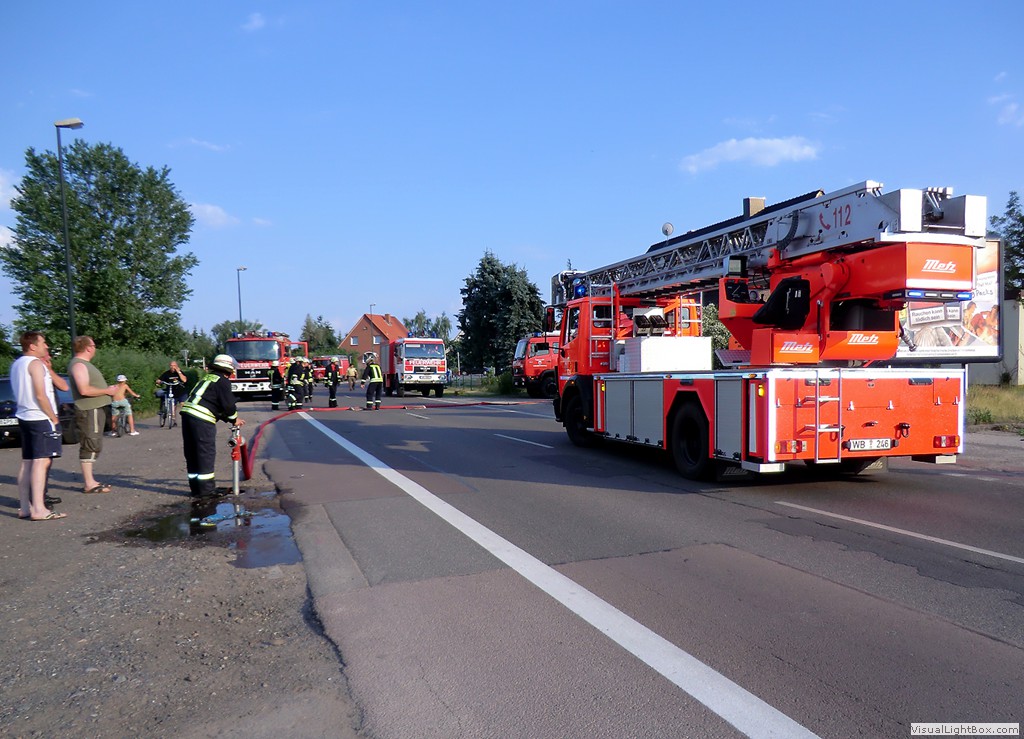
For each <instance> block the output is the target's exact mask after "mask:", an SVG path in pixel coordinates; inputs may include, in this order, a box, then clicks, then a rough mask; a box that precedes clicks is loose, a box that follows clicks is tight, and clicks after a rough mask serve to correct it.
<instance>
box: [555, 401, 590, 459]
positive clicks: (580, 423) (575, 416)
mask: <svg viewBox="0 0 1024 739" xmlns="http://www.w3.org/2000/svg"><path fill="white" fill-rule="evenodd" d="M562 424H563V425H564V426H565V433H566V434H567V435H568V437H569V441H571V442H572V443H573V444H575V445H576V446H579V447H592V446H594V444H595V443H596V442H597V439H596V437H595V436H594V434H593V433H592V432H591V431H590V429H588V428H587V422H586V420H585V419H584V417H583V401H582V400H580V396H579V395H573V396H572V397H570V398H569V400H568V401H566V403H565V412H564V414H563V415H562Z"/></svg>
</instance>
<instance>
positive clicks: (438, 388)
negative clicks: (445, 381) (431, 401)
mask: <svg viewBox="0 0 1024 739" xmlns="http://www.w3.org/2000/svg"><path fill="white" fill-rule="evenodd" d="M442 395H444V385H434V397H435V398H440V397H441V396H442Z"/></svg>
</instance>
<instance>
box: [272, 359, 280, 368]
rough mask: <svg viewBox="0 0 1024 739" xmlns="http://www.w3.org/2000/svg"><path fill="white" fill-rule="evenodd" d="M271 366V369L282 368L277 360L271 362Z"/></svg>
mask: <svg viewBox="0 0 1024 739" xmlns="http://www.w3.org/2000/svg"><path fill="white" fill-rule="evenodd" d="M270 366H271V367H280V366H281V363H280V362H278V361H277V360H276V359H275V360H274V361H273V362H271V363H270Z"/></svg>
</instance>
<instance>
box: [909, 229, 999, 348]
mask: <svg viewBox="0 0 1024 739" xmlns="http://www.w3.org/2000/svg"><path fill="white" fill-rule="evenodd" d="M999 256H1000V255H999V241H996V240H989V241H988V242H986V245H985V247H984V248H982V249H978V250H977V251H976V252H975V271H974V274H975V281H976V286H975V289H974V297H973V299H972V300H969V301H965V302H960V303H925V302H910V303H907V307H906V308H905V309H903V310H902V311H900V324H901V325H902V326H903V333H904V336H905V337H907V338H901V339H900V345H899V349H898V350H897V352H896V356H897V357H898V358H901V359H915V360H917V361H920V360H922V359H941V360H949V361H953V362H972V361H991V360H993V359H998V358H999V356H1000V354H999V304H1000V302H1001V298H1002V294H1003V291H1002V279H1001V277H1002V271H1001V269H1000V267H1001V263H1000V259H999ZM907 339H909V341H908V340H907ZM911 346H913V347H914V349H913V350H911Z"/></svg>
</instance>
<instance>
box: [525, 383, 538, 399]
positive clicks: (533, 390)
mask: <svg viewBox="0 0 1024 739" xmlns="http://www.w3.org/2000/svg"><path fill="white" fill-rule="evenodd" d="M525 387H526V394H527V395H529V396H530V397H531V398H540V397H541V391H540V386H539V385H537V383H535V382H528V383H526V385H525Z"/></svg>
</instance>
